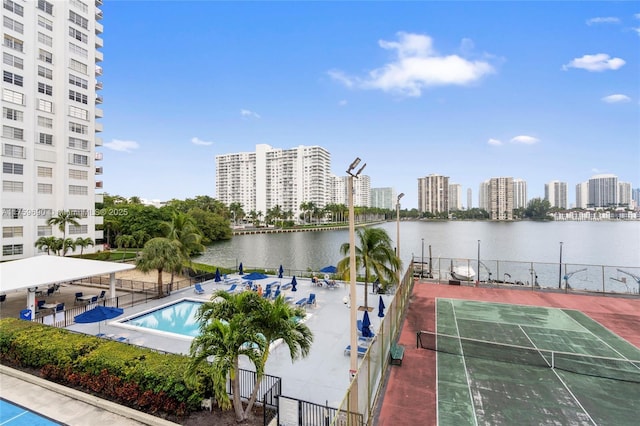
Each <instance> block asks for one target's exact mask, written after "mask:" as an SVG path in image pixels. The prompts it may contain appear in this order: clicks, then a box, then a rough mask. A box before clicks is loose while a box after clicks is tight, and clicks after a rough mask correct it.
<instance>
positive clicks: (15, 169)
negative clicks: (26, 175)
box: [2, 163, 24, 175]
mask: <svg viewBox="0 0 640 426" xmlns="http://www.w3.org/2000/svg"><path fill="white" fill-rule="evenodd" d="M23 172H24V165H22V164H18V163H2V173H7V174H10V175H21V174H23Z"/></svg>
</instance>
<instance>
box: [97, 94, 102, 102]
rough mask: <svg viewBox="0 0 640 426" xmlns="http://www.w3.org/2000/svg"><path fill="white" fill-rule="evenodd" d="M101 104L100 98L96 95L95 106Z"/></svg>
mask: <svg viewBox="0 0 640 426" xmlns="http://www.w3.org/2000/svg"><path fill="white" fill-rule="evenodd" d="M101 103H102V96H99V95H96V104H101Z"/></svg>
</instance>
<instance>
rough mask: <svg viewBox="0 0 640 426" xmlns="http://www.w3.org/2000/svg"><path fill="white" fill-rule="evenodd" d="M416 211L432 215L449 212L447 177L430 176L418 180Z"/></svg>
mask: <svg viewBox="0 0 640 426" xmlns="http://www.w3.org/2000/svg"><path fill="white" fill-rule="evenodd" d="M418 211H419V212H420V213H425V212H429V213H432V214H436V213H441V212H448V211H449V177H448V176H440V175H436V174H431V175H429V176H426V177H423V178H418Z"/></svg>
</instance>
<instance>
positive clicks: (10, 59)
mask: <svg viewBox="0 0 640 426" xmlns="http://www.w3.org/2000/svg"><path fill="white" fill-rule="evenodd" d="M2 63H3V64H5V65H9V66H12V67H15V68H18V69H23V68H24V61H23V60H22V58H18V57H17V56H13V55H12V54H11V53H7V52H3V53H2Z"/></svg>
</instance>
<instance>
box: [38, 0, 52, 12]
mask: <svg viewBox="0 0 640 426" xmlns="http://www.w3.org/2000/svg"><path fill="white" fill-rule="evenodd" d="M38 9H40V10H41V11H43V12H45V13H48V14H49V15H53V4H51V3H49V2H48V1H45V0H38Z"/></svg>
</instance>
